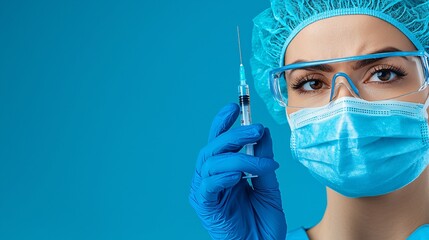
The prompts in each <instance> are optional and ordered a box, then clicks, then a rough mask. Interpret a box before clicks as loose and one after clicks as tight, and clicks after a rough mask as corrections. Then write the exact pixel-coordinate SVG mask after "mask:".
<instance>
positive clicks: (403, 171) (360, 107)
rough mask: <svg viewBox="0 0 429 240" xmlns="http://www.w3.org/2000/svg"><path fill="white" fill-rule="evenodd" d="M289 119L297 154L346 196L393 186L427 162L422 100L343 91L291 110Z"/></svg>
mask: <svg viewBox="0 0 429 240" xmlns="http://www.w3.org/2000/svg"><path fill="white" fill-rule="evenodd" d="M288 121H289V125H290V127H291V150H292V155H293V157H294V158H295V159H297V160H298V161H300V162H301V163H302V164H303V165H304V166H305V167H307V168H308V169H309V171H310V173H311V174H312V175H313V176H314V177H315V178H316V179H318V180H319V181H320V182H321V183H322V184H324V185H326V186H328V187H329V188H331V189H333V190H335V191H337V192H338V193H340V194H342V195H344V196H348V197H367V196H378V195H382V194H386V193H389V192H392V191H395V190H397V189H400V188H402V187H404V186H405V185H407V184H409V183H411V182H412V181H413V180H415V179H416V178H417V177H418V176H419V175H420V174H421V173H422V172H423V170H424V169H425V168H426V166H427V165H428V163H429V136H428V123H427V113H426V106H425V105H423V104H417V103H408V102H400V101H392V100H386V101H377V102H368V101H365V100H362V99H359V98H353V97H343V98H340V99H338V100H336V101H333V102H331V103H330V104H328V105H326V106H323V107H319V108H307V109H303V110H300V111H297V112H295V113H292V114H290V115H289V116H288Z"/></svg>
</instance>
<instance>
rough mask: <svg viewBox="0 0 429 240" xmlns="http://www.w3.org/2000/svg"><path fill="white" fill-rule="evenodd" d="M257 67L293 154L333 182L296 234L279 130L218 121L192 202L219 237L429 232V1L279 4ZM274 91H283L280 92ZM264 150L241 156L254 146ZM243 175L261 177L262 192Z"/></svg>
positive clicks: (278, 0)
mask: <svg viewBox="0 0 429 240" xmlns="http://www.w3.org/2000/svg"><path fill="white" fill-rule="evenodd" d="M254 22H255V28H254V36H253V44H254V48H253V51H254V57H253V58H252V73H253V76H254V79H255V84H256V87H257V90H258V94H259V95H261V96H262V98H263V99H264V100H265V101H266V103H267V106H268V108H269V109H270V110H271V112H272V115H273V116H274V118H276V119H277V120H278V121H279V122H280V123H284V122H286V121H287V122H288V124H289V126H290V128H291V150H292V155H293V157H294V158H295V159H296V160H298V161H300V162H301V163H302V164H303V165H304V166H305V167H307V168H308V170H309V171H310V173H311V174H312V175H313V176H314V177H315V178H316V179H318V180H319V181H320V182H322V183H323V184H324V185H326V190H327V208H326V211H325V214H324V216H323V218H322V220H321V221H320V223H318V224H317V225H316V226H314V227H312V228H310V229H303V228H300V229H297V230H294V231H290V232H289V233H287V234H286V232H287V225H286V220H285V216H284V213H283V209H282V205H281V196H280V191H279V187H278V182H277V178H276V175H275V170H276V169H277V168H278V166H279V165H278V163H277V162H275V161H274V160H273V152H272V147H271V138H270V134H269V131H268V129H266V128H264V127H262V126H261V125H259V124H254V125H252V126H245V127H238V128H234V129H230V127H231V126H232V124H233V123H234V121H235V120H236V118H237V116H238V114H239V109H238V106H236V105H234V104H231V105H228V106H226V107H225V108H224V109H222V110H221V111H220V112H219V114H218V115H217V116H216V118H215V120H214V121H213V124H212V127H211V130H210V134H209V143H208V145H207V146H206V147H204V148H203V149H202V150H201V152H200V154H199V157H198V160H197V166H196V171H195V175H194V179H193V183H192V188H191V194H190V202H191V205H192V206H193V207H194V209H195V210H196V212H197V214H198V215H199V217H200V218H201V220H202V222H203V225H204V227H205V228H206V229H207V230H208V231H209V233H210V235H211V236H212V238H214V239H285V238H287V239H288V240H291V239H311V240H323V239H331V240H332V239H350V240H354V239H366V240H371V239H393V240H396V239H398V240H399V239H409V240H416V239H429V170H427V165H428V163H429V154H428V151H429V150H428V149H429V136H428V114H427V111H428V105H429V100H428V95H429V88H428V87H427V84H428V81H429V66H428V56H429V55H428V54H427V53H426V51H427V50H429V3H428V2H425V1H382V0H376V1H370V0H351V1H334V0H331V1H309V0H293V1H283V0H273V1H272V2H271V8H270V9H267V10H266V11H264V12H262V13H261V14H260V15H259V16H257V17H256V18H255V20H254ZM271 96H274V98H272V97H271ZM254 142H256V145H255V156H248V155H245V154H242V153H238V151H239V150H240V149H241V148H242V147H243V146H244V145H246V144H250V143H254ZM243 172H248V173H252V174H256V175H258V176H259V177H257V178H253V179H252V183H253V188H252V187H250V186H249V185H248V184H247V182H246V181H245V179H242V174H243Z"/></svg>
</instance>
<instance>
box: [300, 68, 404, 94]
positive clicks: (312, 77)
mask: <svg viewBox="0 0 429 240" xmlns="http://www.w3.org/2000/svg"><path fill="white" fill-rule="evenodd" d="M383 70H388V71H392V72H394V73H395V74H396V75H398V77H400V78H402V77H404V76H406V75H408V73H407V72H406V71H405V70H404V69H403V68H402V67H399V66H393V65H378V66H375V67H373V68H372V69H371V70H370V71H369V72H370V74H371V76H372V75H374V74H375V73H377V72H380V71H383ZM315 75H316V74H310V75H305V76H303V77H299V78H298V80H296V81H295V82H294V83H291V87H292V89H295V90H300V89H301V88H302V86H304V84H306V83H308V82H311V81H314V80H317V81H321V80H320V79H317V78H315ZM379 84H389V82H386V83H384V82H383V83H379ZM300 92H302V93H308V92H310V91H302V90H301V91H300Z"/></svg>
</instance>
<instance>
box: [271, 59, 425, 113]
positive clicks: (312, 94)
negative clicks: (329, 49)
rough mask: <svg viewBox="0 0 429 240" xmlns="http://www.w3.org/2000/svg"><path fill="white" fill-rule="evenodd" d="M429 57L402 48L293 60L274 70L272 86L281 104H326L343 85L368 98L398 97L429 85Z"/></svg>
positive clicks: (336, 95) (287, 105) (368, 99)
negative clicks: (310, 59) (300, 60)
mask: <svg viewBox="0 0 429 240" xmlns="http://www.w3.org/2000/svg"><path fill="white" fill-rule="evenodd" d="M428 59H429V54H427V53H426V52H425V51H415V52H401V51H398V52H385V53H375V54H367V55H359V56H352V57H344V58H334V59H327V60H317V61H310V62H299V63H293V64H289V65H285V66H283V67H280V68H277V69H274V70H272V71H270V73H269V76H270V89H271V92H272V93H273V95H274V98H275V99H276V100H277V102H278V103H279V104H280V105H282V106H284V107H296V108H311V107H320V106H323V105H326V104H328V103H329V102H330V101H332V100H333V99H335V98H336V97H338V95H339V93H340V89H341V87H342V86H343V87H345V88H347V90H348V91H349V92H350V94H351V95H353V96H354V97H357V98H361V99H364V100H367V101H380V100H387V99H397V98H401V97H404V96H407V95H410V94H413V93H416V92H420V91H422V90H423V89H425V88H426V87H427V85H428V82H429V66H428Z"/></svg>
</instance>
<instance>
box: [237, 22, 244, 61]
mask: <svg viewBox="0 0 429 240" xmlns="http://www.w3.org/2000/svg"><path fill="white" fill-rule="evenodd" d="M237 38H238V52H239V53H240V65H243V58H242V56H241V40H240V28H239V27H238V25H237Z"/></svg>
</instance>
